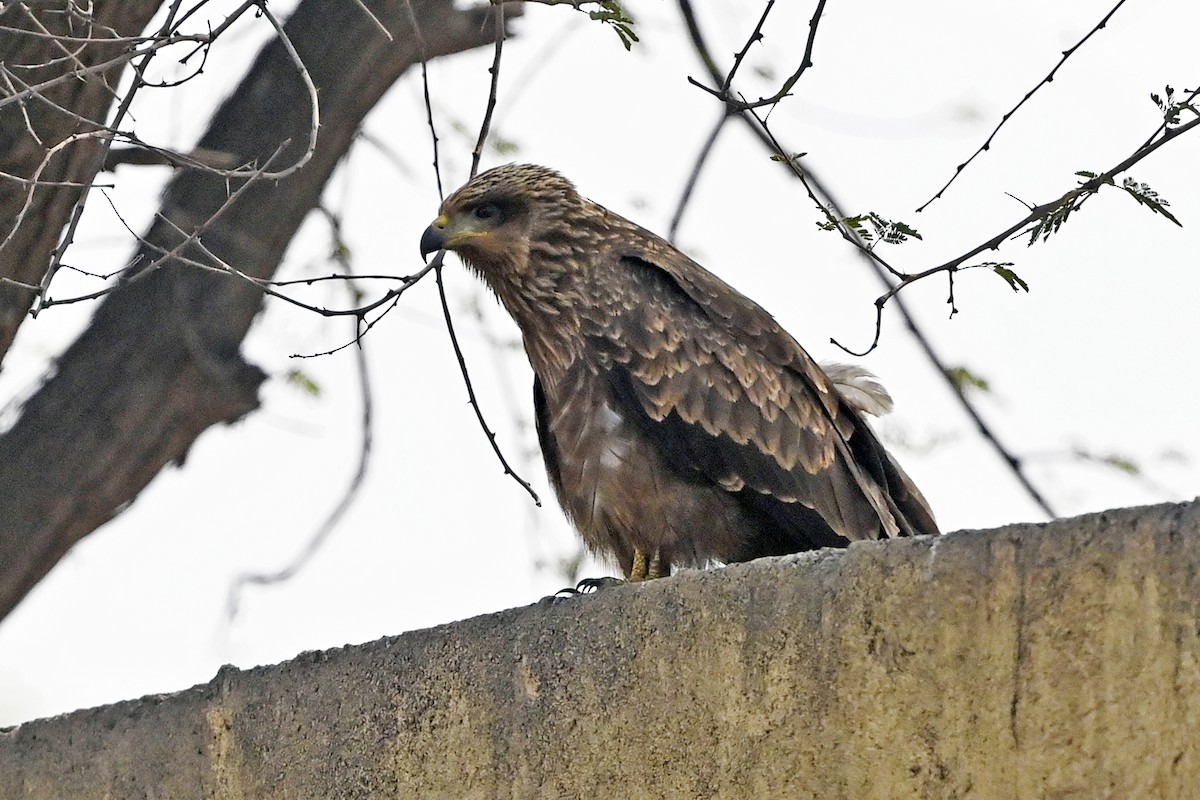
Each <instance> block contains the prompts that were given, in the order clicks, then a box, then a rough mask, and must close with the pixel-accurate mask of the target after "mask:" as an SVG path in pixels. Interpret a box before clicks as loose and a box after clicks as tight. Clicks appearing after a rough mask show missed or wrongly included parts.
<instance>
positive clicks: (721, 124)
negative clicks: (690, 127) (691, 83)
mask: <svg viewBox="0 0 1200 800" xmlns="http://www.w3.org/2000/svg"><path fill="white" fill-rule="evenodd" d="M730 116H731V115H730V113H729V112H728V111H725V112H723V113H722V114H721V117H720V119H718V120H717V124H716V125H714V126H713V129H712V131H711V132H710V133H709V134H708V138H707V139H705V140H704V144H703V145H701V146H700V152H699V153H697V154H696V160H695V162H693V164H692V171H691V174H689V175H688V179H687V183H686V184H684V186H683V193H682V194H681V195H680V196H679V203H678V204H676V206H675V213H674V214H673V215H671V226H670V228H668V229H667V241H669V242H671V244H674V243H675V234H677V233H678V232H679V224H680V223H681V222H682V221H683V212H684V211H685V210H686V209H687V206H688V203H689V202H691V199H692V193H693V192H694V191H695V190H696V182H697V181H699V180H700V172H701V171H702V170H703V169H704V165H705V164H707V163H708V157H709V155H711V154H712V149H713V145H715V144H716V143H717V137H718V136H719V135H720V134H721V131H722V130H723V129H724V128H725V123H726V122H728V121H729V117H730Z"/></svg>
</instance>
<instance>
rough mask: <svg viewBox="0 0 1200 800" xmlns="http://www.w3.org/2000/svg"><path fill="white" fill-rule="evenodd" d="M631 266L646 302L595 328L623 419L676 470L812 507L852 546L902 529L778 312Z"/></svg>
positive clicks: (848, 419) (635, 262)
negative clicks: (853, 542) (773, 315)
mask: <svg viewBox="0 0 1200 800" xmlns="http://www.w3.org/2000/svg"><path fill="white" fill-rule="evenodd" d="M624 266H625V267H626V268H627V269H626V271H625V274H626V276H627V278H628V280H630V281H632V283H633V285H631V286H629V287H628V288H629V289H630V290H631V294H633V295H635V296H636V297H637V298H638V299H639V302H638V303H637V304H627V305H625V306H624V309H623V311H622V313H621V314H620V315H619V316H617V315H610V316H607V317H603V318H598V319H595V320H593V321H592V325H593V327H591V329H590V334H591V337H592V339H593V343H594V344H595V345H596V346H597V347H598V348H599V349H600V350H602V351H604V352H606V353H607V354H608V356H609V359H610V360H609V368H608V375H609V380H610V381H611V385H612V392H613V396H614V398H615V399H616V401H617V402H618V404H619V405H620V406H621V411H622V413H624V414H626V415H628V417H629V418H630V419H631V420H633V421H634V422H635V423H636V424H638V425H639V426H640V427H641V429H642V430H643V432H644V434H645V435H646V436H647V438H648V439H649V440H651V441H652V442H654V444H655V446H656V447H657V448H658V449H659V451H660V452H661V453H662V454H663V456H664V458H665V459H666V461H667V462H668V463H669V464H671V465H672V466H673V467H674V468H675V469H676V470H678V471H679V472H680V474H681V475H688V474H691V476H692V477H693V478H695V479H701V480H707V481H710V482H712V483H716V484H719V485H720V486H721V487H722V488H724V489H725V490H727V491H730V492H735V493H740V492H750V493H753V494H755V495H760V496H763V497H771V498H774V499H775V500H777V501H779V502H780V503H784V504H800V505H802V506H804V507H807V508H811V509H814V510H815V511H817V512H818V513H819V514H820V515H821V517H822V518H824V520H825V521H826V522H827V523H828V525H829V527H830V528H831V529H832V531H833V532H835V533H836V534H837V535H839V536H842V537H845V538H846V539H849V540H856V539H868V538H870V539H874V538H879V537H880V536H894V535H897V534H898V533H899V531H900V528H899V525H898V524H897V522H896V521H895V519H894V514H893V511H892V509H891V508H890V507H889V502H888V499H887V497H886V494H885V492H884V491H883V490H882V488H881V487H880V485H879V483H878V482H877V481H876V480H875V479H874V478H872V477H871V475H869V474H868V473H867V472H865V471H864V469H863V468H862V466H861V465H860V464H859V463H858V461H857V460H856V458H855V457H854V455H853V454H852V452H851V448H850V445H849V443H848V440H849V439H850V438H851V436H853V435H854V434H855V432H856V431H857V425H859V424H862V423H861V422H860V421H859V420H858V418H857V416H856V415H855V414H854V412H853V411H852V410H850V409H849V408H848V407H847V406H846V405H845V404H844V403H843V402H842V401H841V400H840V398H839V396H838V395H837V393H836V391H834V390H832V388H831V386H830V383H829V381H828V379H827V378H826V377H825V375H824V374H823V373H822V372H821V371H820V369H819V368H818V367H817V366H816V364H815V363H813V362H812V360H811V359H810V358H809V357H808V355H807V353H805V352H804V350H803V349H802V348H800V346H799V345H798V344H796V343H795V341H794V340H793V339H792V338H791V337H790V336H789V335H788V334H787V333H786V332H784V331H782V329H780V328H779V327H778V325H777V324H776V323H775V322H774V320H773V319H771V317H770V315H768V314H767V313H766V312H765V311H763V310H762V309H761V308H760V307H758V306H757V305H755V304H754V303H752V302H751V301H749V300H747V299H746V298H744V297H742V296H741V295H738V294H737V293H736V292H735V291H734V290H733V289H731V288H729V287H725V286H724V284H720V285H719V286H704V285H702V286H701V289H706V290H708V291H706V292H701V290H700V289H695V290H694V292H695V294H699V295H700V297H701V298H703V299H699V298H697V297H696V296H695V294H693V291H689V290H688V287H687V286H686V285H681V282H680V281H679V280H678V279H677V278H676V276H675V275H674V273H673V272H672V271H670V270H664V269H661V268H659V267H658V266H657V265H656V264H652V263H650V262H648V261H646V260H644V259H643V258H629V257H627V258H626V259H625V261H624ZM703 276H708V277H710V278H711V279H712V281H716V280H717V279H716V278H715V277H712V276H710V275H709V274H708V273H706V272H705V273H703ZM703 276H701V277H703ZM722 287H723V289H724V290H723V291H720V289H721V288H722ZM768 354H769V355H768ZM780 362H782V363H780ZM872 438H873V437H872ZM884 457H885V458H886V454H885V456H884ZM801 516H802V517H803V518H804V519H805V520H811V514H806V513H805V514H802V515H801ZM828 543H830V544H832V543H833V542H828Z"/></svg>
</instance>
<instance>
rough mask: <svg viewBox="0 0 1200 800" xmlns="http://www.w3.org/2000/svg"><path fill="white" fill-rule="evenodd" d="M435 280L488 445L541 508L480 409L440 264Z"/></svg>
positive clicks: (451, 342) (452, 342)
mask: <svg viewBox="0 0 1200 800" xmlns="http://www.w3.org/2000/svg"><path fill="white" fill-rule="evenodd" d="M433 275H434V278H435V279H436V280H437V287H438V298H439V299H440V300H441V302H442V316H443V317H445V319H446V331H447V332H448V333H449V334H450V344H451V345H453V346H454V356H455V357H456V358H457V359H458V369H459V372H461V373H462V377H463V383H464V384H466V387H467V400H468V401H469V402H470V404H471V408H473V409H475V417H476V418H477V419H478V420H479V425H480V427H482V428H483V432H484V433H485V434H486V435H487V440H488V443H489V444H491V446H492V451H493V452H495V454H496V458H498V459H500V464H501V466H503V467H504V474H505V475H511V476H512V479H513V480H514V481H516V482H517V483H518V484H520V485H521V488H522V489H524V490H525V491H526V492H528V493H529V496H530V497H532V498H533V502H534V503H536V504H537V505H538V506H541V504H542V500H541V498H539V497H538V495H537V492H535V491H534V490H533V487H532V486H530V485H529V482H528V481H526V480H525V479H524V478H522V477H521V476H520V475H518V474H517V473H516V470H514V469H513V468H512V467H511V466H509V464H508V459H506V458H505V457H504V453H503V452H501V450H500V445H499V444H497V443H496V434H495V433H493V432H492V430H491V428H489V427H488V424H487V420H486V419H484V418H483V411H482V409H480V407H479V401H478V400H477V399H476V397H475V388H474V387H473V386H472V385H471V374H470V371H469V370H468V369H467V360H466V359H465V358H464V357H463V351H462V348H461V347H459V345H458V336H456V335H455V333H454V321H453V320H452V319H451V317H450V303H449V302H448V301H447V300H446V286H445V284H444V283H443V281H442V268H441V265H440V264H439V265H438V267H437V268H436V269H435V270H434V273H433Z"/></svg>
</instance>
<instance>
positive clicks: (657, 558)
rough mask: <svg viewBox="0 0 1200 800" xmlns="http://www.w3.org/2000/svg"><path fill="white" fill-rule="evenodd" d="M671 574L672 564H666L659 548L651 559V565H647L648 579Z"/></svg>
mask: <svg viewBox="0 0 1200 800" xmlns="http://www.w3.org/2000/svg"><path fill="white" fill-rule="evenodd" d="M670 574H671V566H670V565H669V564H664V563H663V559H662V553H661V552H660V551H658V550H655V551H654V556H653V557H652V558H651V559H650V565H649V566H648V567H646V580H648V581H649V580H653V579H654V578H664V577H666V576H667V575H670Z"/></svg>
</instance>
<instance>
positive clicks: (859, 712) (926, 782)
mask: <svg viewBox="0 0 1200 800" xmlns="http://www.w3.org/2000/svg"><path fill="white" fill-rule="evenodd" d="M1198 796H1200V504H1195V503H1193V504H1188V505H1167V506H1156V507H1151V508H1140V509H1127V510H1120V511H1113V512H1108V513H1104V514H1097V515H1091V516H1086V517H1081V518H1078V519H1073V520H1066V521H1061V522H1056V523H1053V524H1050V525H1046V526H1035V525H1017V526H1013V527H1009V528H1003V529H1000V530H995V531H969V532H961V533H956V534H951V535H948V536H945V537H942V538H941V539H939V540H915V541H896V542H886V543H871V544H862V545H856V546H854V547H851V548H850V549H849V550H848V551H842V552H821V553H816V554H810V555H804V556H792V557H788V558H783V559H775V560H765V561H761V562H757V563H754V564H748V565H739V566H735V567H730V568H727V569H723V570H717V571H714V572H708V573H687V574H683V575H680V576H677V577H675V578H673V579H670V580H664V581H654V582H651V583H649V584H645V585H640V586H630V587H622V588H619V589H613V590H606V591H605V592H603V593H602V594H600V595H599V596H594V597H582V598H574V599H570V600H566V601H562V602H558V603H554V604H541V605H536V606H532V607H529V608H522V609H514V610H511V611H505V612H503V613H500V614H494V615H491V616H488V617H480V618H477V619H471V620H467V621H465V622H460V623H456V624H453V625H447V626H444V627H441V628H435V629H432V630H426V631H417V632H414V633H409V634H405V635H403V636H400V637H397V638H393V639H385V640H381V641H378V642H374V643H372V644H368V645H365V646H362V647H353V648H345V649H342V650H335V651H330V652H326V653H309V654H305V655H302V656H300V657H298V658H296V659H295V660H293V661H290V662H288V663H285V664H280V665H277V666H273V667H264V668H259V669H253V670H249V671H246V672H239V671H237V670H234V669H228V670H226V671H223V672H222V673H221V674H219V675H218V676H217V677H216V678H215V679H214V680H213V681H212V682H211V683H210V684H207V685H204V686H198V687H196V688H193V689H190V690H188V691H185V692H180V693H178V694H174V695H167V696H161V697H150V698H144V699H141V700H135V701H132V702H127V703H120V704H117V705H114V706H109V707H106V708H99V709H93V710H89V711H80V712H76V713H73V714H68V715H65V716H62V717H57V718H54V719H49V720H40V721H36V722H30V723H27V724H25V725H21V726H19V727H17V728H14V729H10V730H8V731H4V732H0V797H3V798H6V799H7V798H56V800H57V798H139V799H140V798H182V799H186V798H285V797H286V798H375V797H384V798H389V797H400V798H408V797H412V798H456V800H457V798H555V799H556V800H557V799H558V798H572V799H574V798H581V799H582V798H586V799H587V800H595V799H596V798H643V797H645V798H659V797H663V798H667V797H669V798H773V797H779V798H797V799H799V800H805V799H807V798H820V799H821V800H831V799H833V798H854V799H855V800H858V799H859V798H880V799H881V800H883V799H886V800H895V799H896V798H910V797H913V798H968V797H969V798H1086V800H1094V799H1095V798H1138V799H1141V798H1181V799H1182V798H1195V797H1198Z"/></svg>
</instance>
